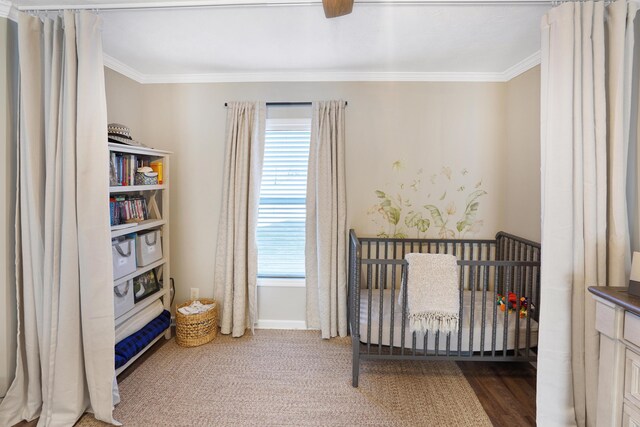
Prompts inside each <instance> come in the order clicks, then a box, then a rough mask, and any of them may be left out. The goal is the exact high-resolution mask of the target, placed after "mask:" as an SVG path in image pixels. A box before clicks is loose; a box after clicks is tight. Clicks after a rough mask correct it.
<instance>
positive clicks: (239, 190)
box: [214, 102, 266, 337]
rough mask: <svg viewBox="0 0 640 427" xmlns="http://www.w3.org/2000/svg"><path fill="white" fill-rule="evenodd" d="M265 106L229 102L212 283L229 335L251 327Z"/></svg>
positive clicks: (223, 327) (254, 305) (222, 325)
mask: <svg viewBox="0 0 640 427" xmlns="http://www.w3.org/2000/svg"><path fill="white" fill-rule="evenodd" d="M265 117H266V105H265V103H258V102H231V103H229V104H228V107H227V134H226V154H225V162H224V172H223V173H224V180H223V188H222V206H221V209H220V221H219V224H218V244H217V246H216V250H217V254H216V262H215V275H214V287H215V295H216V298H217V300H218V301H219V302H220V304H221V307H222V313H221V315H220V316H221V321H220V329H221V332H222V333H223V334H231V335H232V336H234V337H239V336H242V335H244V332H245V330H246V329H247V328H251V330H252V331H253V327H254V323H255V322H256V315H257V301H256V298H257V296H256V281H257V275H258V266H257V265H258V255H257V254H258V251H257V245H256V226H257V223H258V205H259V202H260V182H261V179H262V164H263V160H264V133H265Z"/></svg>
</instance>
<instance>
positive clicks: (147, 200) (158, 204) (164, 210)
mask: <svg viewBox="0 0 640 427" xmlns="http://www.w3.org/2000/svg"><path fill="white" fill-rule="evenodd" d="M171 154H172V153H171V152H169V151H164V150H156V149H153V148H146V147H134V146H128V145H124V144H116V143H109V158H110V164H111V165H112V166H113V165H114V163H115V161H114V159H116V158H117V159H122V158H126V159H127V160H128V161H129V162H130V163H132V164H129V165H128V168H127V163H125V164H124V167H123V165H122V161H121V160H119V161H120V162H121V163H120V164H116V166H113V167H110V170H111V171H112V173H111V176H110V187H109V193H110V194H109V198H110V209H111V218H112V224H111V238H112V239H115V238H123V236H129V235H133V234H134V233H140V232H145V231H153V230H160V232H161V237H162V239H161V245H162V246H161V247H162V258H161V259H159V260H157V261H155V262H152V263H150V264H148V265H145V266H138V267H137V268H136V270H135V271H134V272H133V273H131V274H127V275H125V276H124V277H120V278H118V279H115V280H114V281H113V286H114V287H115V286H118V285H120V284H122V283H125V282H127V281H128V280H132V279H135V278H136V277H138V276H141V275H143V274H145V273H147V272H149V271H152V270H155V271H156V273H157V276H158V281H159V282H160V284H161V288H160V290H159V291H157V292H155V293H153V294H151V295H149V296H147V297H146V298H144V299H142V300H140V301H139V302H137V303H135V304H134V305H133V308H131V309H129V310H128V311H126V312H124V313H121V314H119V315H117V316H116V318H115V324H116V326H118V327H119V326H121V325H124V324H126V323H127V322H128V321H130V320H131V319H132V318H133V317H134V316H135V315H136V314H137V313H139V312H140V311H142V310H144V309H145V308H146V307H148V306H150V305H151V304H153V303H154V302H155V301H157V300H161V301H162V304H163V306H164V308H165V309H166V310H169V311H170V310H171V306H170V305H171V296H170V286H169V284H170V281H169V277H171V276H170V269H169V267H170V249H169V243H170V233H169V228H170V227H169V225H170V221H169V203H170V199H169V182H170V181H169V180H170V175H169V170H170V168H169V157H170V155H171ZM134 156H135V157H134ZM151 162H154V163H156V162H160V163H161V164H162V182H159V183H158V184H152V185H135V182H133V180H132V179H131V176H132V175H131V173H129V176H128V179H127V178H123V175H124V174H126V173H127V169H128V171H129V172H131V171H135V168H136V163H143V164H145V165H147V164H148V163H151ZM114 184H123V185H114ZM127 184H129V185H127ZM131 184H134V185H131ZM132 201H134V202H132ZM135 201H140V202H139V203H140V204H138V205H135V204H130V205H127V206H128V207H127V209H129V206H131V207H132V211H131V212H130V211H129V210H127V209H125V208H124V207H122V208H121V207H117V206H118V203H123V204H127V203H131V202H132V203H136V202H135ZM114 206H115V207H114ZM115 210H118V215H114V211H115ZM120 212H122V216H121V215H120ZM133 212H135V214H134V213H133ZM138 214H140V215H138ZM132 216H134V217H135V218H132ZM163 335H164V337H165V338H166V339H169V338H171V329H167V331H166V332H165V333H164V334H163ZM161 337H162V335H160V336H158V337H156V338H155V339H154V340H153V342H152V343H150V344H149V345H147V346H146V347H145V348H144V349H143V350H142V351H141V352H140V353H138V354H137V355H136V356H135V357H133V358H132V359H131V360H129V362H128V363H127V364H125V365H124V366H122V367H120V368H118V369H117V370H116V375H118V374H120V373H121V372H122V371H124V370H125V369H126V368H127V367H128V366H129V365H131V363H133V362H134V361H135V360H136V359H137V358H138V357H140V356H141V355H142V354H143V353H144V352H145V351H147V350H148V349H149V348H150V347H151V346H152V345H153V343H155V342H157V341H158V340H159V339H160V338H161Z"/></svg>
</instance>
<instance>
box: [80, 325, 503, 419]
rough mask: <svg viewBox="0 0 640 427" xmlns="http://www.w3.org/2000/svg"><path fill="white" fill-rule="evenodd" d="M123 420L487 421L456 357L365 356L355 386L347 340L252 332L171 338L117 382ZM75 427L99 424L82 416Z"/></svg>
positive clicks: (308, 334)
mask: <svg viewBox="0 0 640 427" xmlns="http://www.w3.org/2000/svg"><path fill="white" fill-rule="evenodd" d="M120 393H121V398H122V402H121V403H120V404H119V405H118V406H117V407H116V409H115V411H114V417H115V419H117V420H118V421H120V422H122V423H123V424H124V425H125V426H190V427H191V426H456V427H458V426H491V423H490V421H489V418H488V417H487V415H486V413H485V412H484V410H483V409H482V406H481V404H480V402H479V401H478V399H477V397H476V396H475V394H474V392H473V390H472V389H471V386H469V384H468V383H467V381H466V379H465V378H464V376H463V374H462V372H461V371H460V369H459V368H458V367H457V365H456V364H455V363H453V362H399V361H393V362H390V361H367V362H363V363H361V370H360V386H359V387H358V388H353V387H351V340H350V338H338V339H332V340H321V339H320V337H319V333H318V332H316V331H282V330H257V331H256V333H255V335H253V336H252V335H250V334H248V335H246V336H244V337H242V338H231V337H229V336H220V335H218V337H217V338H216V339H215V340H214V341H212V342H211V343H209V344H206V345H203V346H200V347H194V348H182V347H179V346H178V345H177V344H176V343H175V341H174V340H171V341H170V342H167V343H166V344H165V345H163V346H162V347H161V348H160V349H158V351H156V352H155V353H154V354H153V355H151V356H150V357H149V358H148V359H147V360H146V361H145V362H144V363H143V364H142V365H140V366H139V367H138V368H137V369H136V370H135V371H134V372H133V373H132V374H131V375H129V376H128V377H126V378H125V379H124V380H123V381H122V382H121V384H120ZM76 425H78V426H105V425H106V424H103V423H101V422H98V421H96V420H95V419H94V418H93V417H92V416H90V415H85V416H84V417H83V418H82V419H81V420H80V421H79V422H78V424H76Z"/></svg>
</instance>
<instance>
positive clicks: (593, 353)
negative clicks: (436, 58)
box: [537, 0, 636, 426]
mask: <svg viewBox="0 0 640 427" xmlns="http://www.w3.org/2000/svg"><path fill="white" fill-rule="evenodd" d="M635 13H636V6H635V4H634V3H627V1H626V0H618V1H616V2H614V3H613V4H612V5H611V6H610V7H609V8H608V10H607V11H605V8H604V4H603V2H592V1H588V2H576V3H564V4H562V5H560V6H558V7H556V8H554V9H552V10H550V11H549V12H548V13H547V14H546V15H545V16H544V17H543V20H542V82H541V86H542V87H541V96H542V111H541V144H542V248H543V250H542V268H541V275H542V276H541V282H542V283H541V286H542V293H541V297H542V301H541V307H540V339H539V353H538V385H537V422H538V425H542V426H570V425H579V426H585V425H588V426H591V425H595V420H596V417H595V409H596V396H597V378H598V354H599V341H598V334H597V332H596V330H595V304H594V301H593V299H592V298H591V297H590V294H589V293H588V292H587V287H589V286H594V285H609V286H624V285H625V284H626V274H627V273H626V270H627V268H628V267H627V266H628V262H629V261H628V260H629V228H628V219H627V208H626V199H625V197H626V195H625V191H626V189H625V182H626V164H627V150H628V142H629V141H628V138H629V113H630V108H629V100H630V94H631V83H630V82H631V64H632V53H633V19H634V17H635ZM607 15H608V17H607ZM607 127H608V129H609V131H608V133H607ZM607 255H608V257H607ZM607 260H608V261H607ZM607 262H608V263H609V264H608V265H607ZM607 272H608V273H607Z"/></svg>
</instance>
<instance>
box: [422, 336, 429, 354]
mask: <svg viewBox="0 0 640 427" xmlns="http://www.w3.org/2000/svg"><path fill="white" fill-rule="evenodd" d="M428 348H429V331H425V333H424V336H423V337H422V354H423V355H424V356H425V357H427V356H428V355H429V354H428V353H427V349H428Z"/></svg>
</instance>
